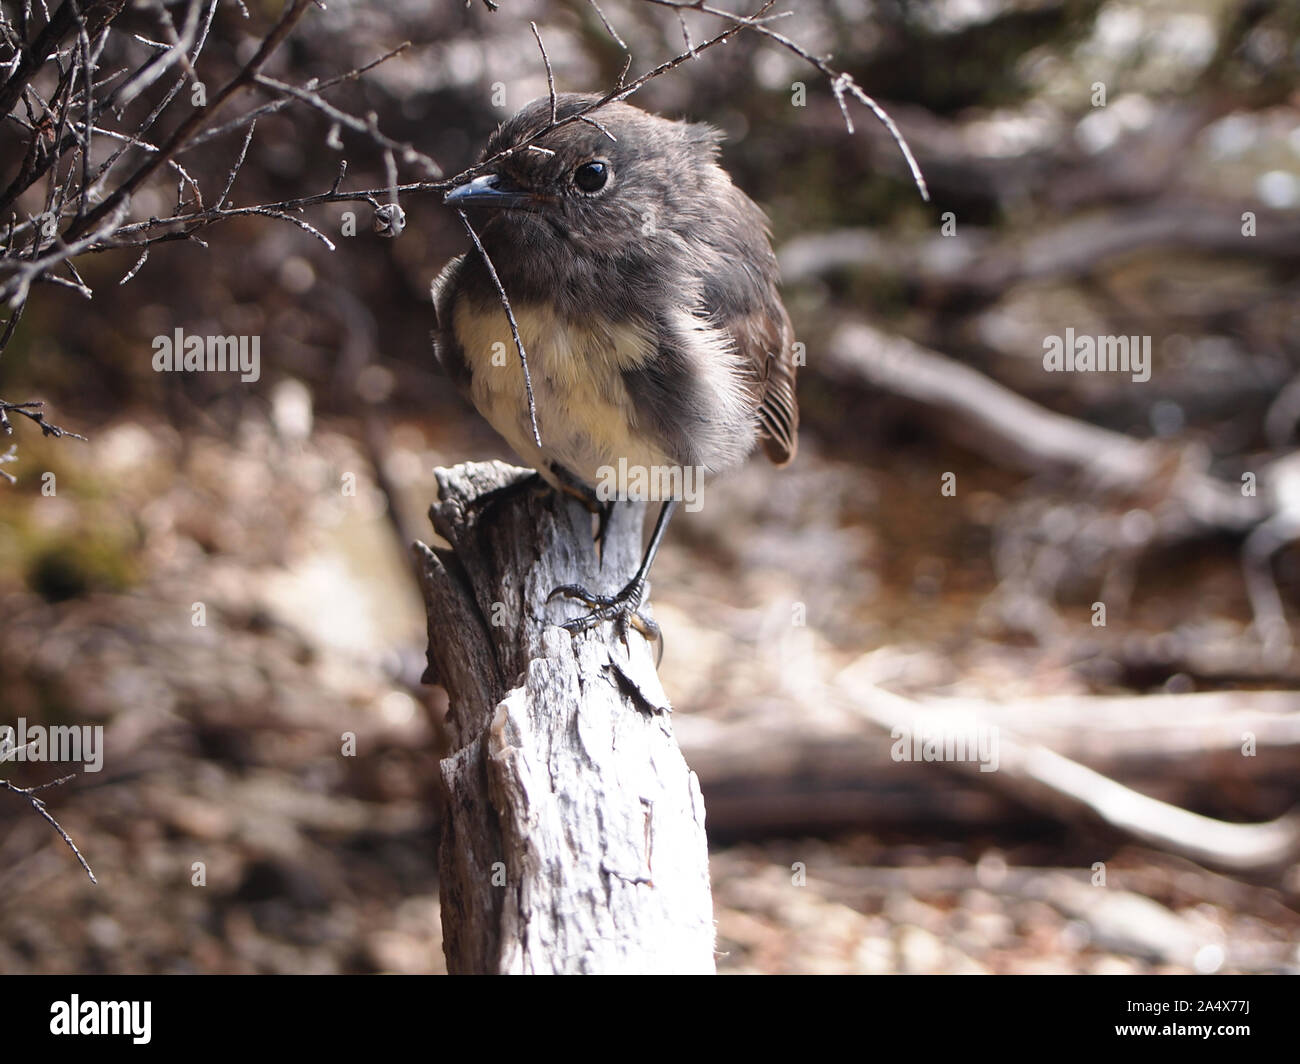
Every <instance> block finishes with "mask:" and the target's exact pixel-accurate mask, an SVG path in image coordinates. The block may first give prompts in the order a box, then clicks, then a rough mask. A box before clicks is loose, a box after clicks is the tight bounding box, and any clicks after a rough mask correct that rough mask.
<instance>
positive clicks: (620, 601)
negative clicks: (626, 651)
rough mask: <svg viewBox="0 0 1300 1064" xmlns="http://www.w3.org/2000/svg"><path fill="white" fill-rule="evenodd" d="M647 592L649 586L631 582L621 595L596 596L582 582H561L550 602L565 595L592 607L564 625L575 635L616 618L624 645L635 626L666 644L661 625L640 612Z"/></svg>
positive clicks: (649, 638) (653, 640)
mask: <svg viewBox="0 0 1300 1064" xmlns="http://www.w3.org/2000/svg"><path fill="white" fill-rule="evenodd" d="M644 594H645V585H644V584H636V583H632V584H628V586H627V587H625V588H623V590H622V591H620V592H619V593H618V594H617V595H594V594H592V593H591V592H590V591H588V590H587V589H586V588H585V587H582V586H581V585H579V584H561V585H560V586H559V587H557V588H556V589H555V590H554V591H552V592H551V593H550V595H549V596H548V597H547V600H546V601H547V602H551V601H553V600H554V599H556V598H557V597H559V596H563V597H564V598H571V599H577V600H578V601H579V602H582V603H584V604H585V605H587V606H590V607H591V610H590V612H588V613H584V614H583V615H582V616H581V617H575V618H573V620H571V621H565V622H564V623H563V624H562V625H560V627H561V628H563V629H564V630H565V631H567V632H571V633H573V634H574V635H577V634H579V633H581V632H587V631H590V630H591V629H592V628H595V627H596V625H598V624H603V623H604V622H605V621H613V622H614V625H615V627H616V629H617V631H618V635H619V638H620V639H622V640H623V643H624V644H626V643H627V630H628V628H629V627H632V628H635V629H636V630H637V631H638V632H640V633H641V634H642V635H643V636H645V638H646V639H648V640H650V641H651V642H652V643H659V644H660V646H662V645H663V644H662V637H661V633H660V630H659V625H657V624H655V622H654V621H652V620H651V619H650V618H649V617H647V616H645V615H644V614H643V613H641V612H640V606H641V599H642V597H643V596H644Z"/></svg>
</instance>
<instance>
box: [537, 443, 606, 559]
mask: <svg viewBox="0 0 1300 1064" xmlns="http://www.w3.org/2000/svg"><path fill="white" fill-rule="evenodd" d="M551 473H552V474H553V475H554V476H555V479H556V481H557V482H558V485H559V490H560V491H562V492H564V494H565V495H568V496H570V497H572V498H574V499H577V500H578V501H579V502H580V503H582V505H583V506H585V507H586V508H587V512H588V513H589V514H592V515H593V516H595V517H596V518H597V522H596V531H595V534H594V536H593V539H594V540H595V542H596V544H597V546H600V545H602V544H603V543H604V542H605V531H606V530H607V529H608V528H609V518H610V515H611V514H613V512H614V500H613V499H601V498H600V497H599V496H598V495H597V494H596V492H595V491H594V490H593V489H592V488H591V487H590V486H589V485H587V484H584V483H583V482H582V481H581V480H579V479H578V478H577V477H575V476H574V475H573V474H572V473H570V472H569V471H568V470H567V469H565V468H564V466H562V465H560V464H559V463H558V462H552V463H551ZM601 553H602V556H603V554H604V552H603V551H602V552H601Z"/></svg>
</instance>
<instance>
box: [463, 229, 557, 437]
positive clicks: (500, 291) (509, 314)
mask: <svg viewBox="0 0 1300 1064" xmlns="http://www.w3.org/2000/svg"><path fill="white" fill-rule="evenodd" d="M456 213H457V214H458V215H460V222H461V225H463V226H464V227H465V232H467V233H469V238H470V239H471V240H472V241H474V247H476V248H477V249H478V253H479V254H480V255H481V256H483V265H485V266H486V267H487V271H488V275H489V276H490V277H491V278H492V283H493V284H494V285H495V286H496V290H497V295H498V296H500V297H501V306H502V307H503V308H504V309H505V312H506V320H507V321H509V322H510V335H511V336H512V337H513V338H514V341H515V350H516V351H518V352H519V364H520V365H521V366H523V369H524V391H525V392H527V393H528V420H529V422H530V424H531V425H532V426H533V441H534V442H535V443H536V444H537V446H538V447H541V446H542V434H541V433H540V432H539V431H538V429H537V403H536V401H535V400H534V399H533V378H532V375H531V374H530V373H529V372H528V355H527V354H525V353H524V342H523V340H521V339H520V338H519V326H518V325H517V324H515V312H514V311H513V310H511V309H510V297H509V296H507V295H506V290H505V287H504V286H503V285H502V284H501V278H500V277H498V276H497V268H496V267H495V266H493V265H492V260H491V259H490V258H489V257H488V253H487V249H486V248H484V247H483V242H482V241H481V240H479V238H478V233H476V232H474V227H473V226H472V225H470V224H469V219H468V218H466V217H465V212H464V211H460V210H458V211H457V212H456Z"/></svg>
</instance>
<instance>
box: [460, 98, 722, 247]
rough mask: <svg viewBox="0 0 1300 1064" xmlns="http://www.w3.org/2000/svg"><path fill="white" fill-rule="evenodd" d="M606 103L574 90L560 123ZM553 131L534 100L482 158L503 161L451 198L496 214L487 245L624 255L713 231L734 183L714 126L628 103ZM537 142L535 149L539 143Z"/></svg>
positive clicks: (564, 101)
mask: <svg viewBox="0 0 1300 1064" xmlns="http://www.w3.org/2000/svg"><path fill="white" fill-rule="evenodd" d="M596 99H597V97H595V96H588V95H581V94H576V93H565V94H562V95H560V96H559V97H558V98H557V100H556V108H555V111H556V117H557V118H558V119H559V120H564V119H566V118H570V117H572V116H574V115H575V114H577V113H578V112H580V111H582V110H583V109H584V108H586V107H588V106H589V105H590V104H592V103H594V102H595V101H596ZM550 124H551V101H550V99H549V98H548V97H543V98H542V99H539V100H534V101H533V102H532V103H530V104H528V105H527V106H526V107H524V108H523V110H521V111H520V112H519V113H518V114H516V115H515V116H514V117H513V118H510V119H508V120H507V121H506V122H504V123H503V124H502V125H501V126H500V128H499V129H498V130H497V131H496V133H495V134H493V136H492V138H491V139H490V140H489V141H488V145H487V148H486V149H485V150H484V153H483V159H484V160H489V159H492V158H493V157H495V156H499V155H501V154H502V153H506V154H505V156H504V157H503V158H500V159H498V160H497V161H496V162H495V163H492V164H491V166H490V168H489V169H488V170H487V171H486V172H484V173H482V175H481V176H479V177H477V178H475V179H474V180H473V181H471V182H469V183H468V184H465V185H461V186H459V187H458V188H455V189H453V190H452V191H451V192H449V193H448V194H447V197H446V202H447V204H448V205H450V206H454V207H461V208H475V209H481V210H483V211H484V212H485V213H488V212H490V215H491V217H490V218H489V219H488V221H487V223H486V224H485V225H484V227H483V236H484V239H485V240H489V239H490V240H491V242H492V243H500V244H502V245H507V246H510V247H511V248H512V250H515V251H520V250H524V249H527V250H533V251H537V252H543V253H544V252H546V251H547V250H548V248H549V250H551V251H553V252H554V253H556V254H557V255H562V254H563V250H562V245H572V246H578V247H581V248H582V249H583V250H584V252H586V253H588V254H596V255H601V254H606V255H615V256H616V255H619V254H621V253H624V252H626V251H627V250H629V249H632V248H635V247H637V246H644V245H646V244H647V243H652V242H654V239H655V237H656V235H657V234H660V233H663V234H668V233H676V234H687V233H689V232H691V230H692V227H697V226H699V225H702V224H707V222H708V221H709V220H710V219H709V215H710V213H711V211H712V210H713V209H714V207H716V204H717V201H718V195H719V191H720V189H725V187H726V185H727V184H729V179H728V178H727V176H726V174H725V173H724V172H723V171H722V170H721V168H719V167H718V165H717V162H716V158H717V150H718V141H719V140H720V134H719V133H718V132H717V130H715V129H713V128H712V127H711V126H707V125H699V124H693V123H687V122H675V121H672V120H669V119H666V118H660V117H658V116H657V115H652V114H648V113H647V112H645V111H642V110H640V109H639V108H636V107H633V106H631V105H630V104H626V103H612V104H607V105H605V106H604V107H602V108H600V109H599V110H597V111H594V112H593V113H592V114H591V116H590V121H585V120H583V119H578V120H576V121H573V122H570V123H569V124H568V125H565V126H561V127H560V128H558V129H554V130H551V132H549V133H546V134H545V135H543V136H540V137H539V136H538V134H539V133H541V131H542V130H544V129H546V128H547V127H548V126H549V125H550ZM530 142H531V143H530Z"/></svg>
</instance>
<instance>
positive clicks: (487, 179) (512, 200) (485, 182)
mask: <svg viewBox="0 0 1300 1064" xmlns="http://www.w3.org/2000/svg"><path fill="white" fill-rule="evenodd" d="M442 202H443V203H446V204H447V205H448V206H452V207H495V208H498V209H500V208H506V207H529V206H532V205H533V204H535V203H536V202H537V197H535V196H534V195H533V194H532V193H530V192H528V191H527V190H525V189H523V188H520V187H519V185H517V184H515V183H514V182H513V181H511V180H510V178H508V177H506V176H505V175H504V174H484V175H483V176H482V177H476V178H474V180H473V181H471V182H470V183H469V184H467V185H461V186H460V187H459V188H453V189H452V190H451V191H450V192H448V193H447V195H446V196H445V197H444V198H443V201H442Z"/></svg>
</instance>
